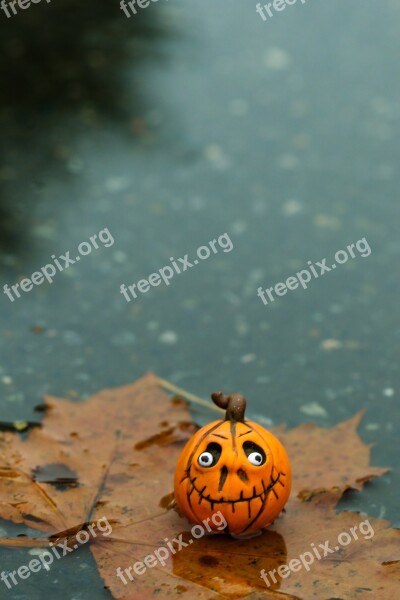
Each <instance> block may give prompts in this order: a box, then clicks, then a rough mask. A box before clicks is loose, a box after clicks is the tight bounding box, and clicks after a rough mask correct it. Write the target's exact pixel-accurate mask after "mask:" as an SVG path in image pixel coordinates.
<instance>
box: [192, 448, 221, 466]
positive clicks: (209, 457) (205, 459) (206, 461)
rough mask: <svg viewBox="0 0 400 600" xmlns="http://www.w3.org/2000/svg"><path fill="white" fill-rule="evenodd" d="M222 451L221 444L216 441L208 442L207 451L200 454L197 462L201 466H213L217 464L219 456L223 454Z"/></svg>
mask: <svg viewBox="0 0 400 600" xmlns="http://www.w3.org/2000/svg"><path fill="white" fill-rule="evenodd" d="M221 452H222V448H221V446H220V445H219V444H216V443H215V442H211V443H210V444H208V446H207V448H206V451H205V452H202V453H201V454H200V456H199V458H198V459H197V462H198V463H199V465H200V466H201V467H213V466H214V465H216V464H217V462H218V460H219V457H220V456H221Z"/></svg>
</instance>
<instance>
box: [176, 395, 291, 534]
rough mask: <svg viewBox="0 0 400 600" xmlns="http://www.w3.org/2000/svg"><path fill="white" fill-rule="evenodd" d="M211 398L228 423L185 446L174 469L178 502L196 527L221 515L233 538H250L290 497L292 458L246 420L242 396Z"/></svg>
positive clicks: (202, 431)
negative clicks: (245, 536)
mask: <svg viewBox="0 0 400 600" xmlns="http://www.w3.org/2000/svg"><path fill="white" fill-rule="evenodd" d="M212 398H213V400H214V402H215V403H216V404H217V405H219V406H221V407H222V408H226V409H227V411H226V418H225V420H222V421H221V420H220V421H214V422H212V423H210V424H209V425H206V426H205V427H202V428H201V429H200V430H199V431H198V432H197V433H196V434H195V435H194V436H193V437H192V438H191V439H190V440H189V442H188V443H187V444H186V446H185V448H184V449H183V451H182V453H181V455H180V457H179V459H178V463H177V466H176V471H175V498H176V501H177V504H178V507H179V508H180V510H181V512H182V513H183V514H184V515H185V516H186V517H187V518H188V519H189V521H191V522H193V523H198V524H200V523H201V522H202V521H204V520H205V519H207V518H210V517H211V516H212V515H213V514H214V513H216V512H221V513H222V515H223V517H224V518H225V520H226V522H227V524H228V526H227V531H229V533H233V534H235V535H248V534H252V533H255V532H256V531H259V530H260V529H262V528H263V527H265V526H266V525H269V524H270V523H271V522H272V521H273V520H274V519H275V518H276V517H277V516H278V515H279V513H280V512H281V510H282V509H283V507H284V505H285V504H286V502H287V500H288V498H289V494H290V487H291V471H290V463H289V459H288V456H287V454H286V451H285V449H284V447H283V446H282V444H281V443H280V442H279V440H278V439H277V438H276V437H275V436H274V435H272V434H271V433H270V432H269V431H267V430H266V429H264V428H263V427H261V426H260V425H258V424H257V423H253V422H252V421H245V420H244V411H245V407H246V401H245V399H244V398H243V397H242V396H239V395H236V394H235V395H232V396H224V395H223V394H222V393H221V392H216V393H215V394H212ZM209 525H210V527H211V528H213V522H212V520H211V521H209ZM213 529H214V530H215V531H219V529H217V528H216V527H215V528H213Z"/></svg>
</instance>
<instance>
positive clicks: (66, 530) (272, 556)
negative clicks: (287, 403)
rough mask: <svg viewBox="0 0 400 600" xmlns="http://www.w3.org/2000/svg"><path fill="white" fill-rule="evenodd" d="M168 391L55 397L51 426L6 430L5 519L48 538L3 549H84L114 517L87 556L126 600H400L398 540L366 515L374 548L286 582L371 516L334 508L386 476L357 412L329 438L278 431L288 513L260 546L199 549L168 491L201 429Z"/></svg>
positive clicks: (218, 541) (360, 546)
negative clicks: (162, 559) (288, 487)
mask: <svg viewBox="0 0 400 600" xmlns="http://www.w3.org/2000/svg"><path fill="white" fill-rule="evenodd" d="M161 383H163V384H165V382H162V380H159V379H157V378H156V377H155V376H154V375H147V376H145V377H143V378H142V379H140V380H138V381H137V382H135V383H134V384H132V385H129V386H125V387H122V388H118V389H115V390H104V391H102V392H100V393H98V394H97V395H95V396H93V397H92V398H90V399H89V400H86V401H84V402H81V403H71V402H67V401H65V400H60V399H56V398H47V399H46V404H47V410H46V411H45V416H44V420H43V424H42V427H41V428H35V429H32V430H30V431H29V434H28V436H27V439H21V437H20V436H19V435H18V434H17V433H15V432H8V431H6V432H3V433H0V451H1V459H0V517H1V518H3V519H8V520H10V521H13V522H15V523H24V524H26V525H28V526H29V527H32V528H35V529H36V530H38V531H39V532H41V535H42V537H41V538H37V539H29V538H18V539H15V540H4V539H3V540H1V545H3V546H14V547H23V546H42V547H46V548H48V547H49V541H50V540H51V541H52V542H53V543H55V541H56V540H57V539H58V538H67V539H68V542H69V545H74V541H75V539H76V535H77V534H78V533H79V531H80V530H82V529H83V530H88V526H89V525H90V524H91V523H92V524H93V523H96V521H98V520H100V519H102V518H103V517H104V516H105V517H106V518H107V519H108V521H109V523H110V524H112V534H111V535H109V536H108V537H101V536H99V535H97V536H96V537H92V538H91V540H90V548H91V551H92V553H93V555H94V558H95V560H96V562H97V566H98V570H99V573H100V575H101V577H102V578H103V580H104V582H105V584H106V586H107V587H108V588H109V590H110V592H111V594H112V595H113V597H114V598H116V599H118V600H131V599H133V598H136V599H146V598H154V596H155V595H156V596H157V597H158V598H160V599H164V598H167V597H168V598H170V599H171V600H173V599H174V598H178V597H184V596H186V597H189V598H191V597H192V596H193V595H195V596H196V597H197V598H200V599H202V598H204V599H206V598H207V599H212V598H221V597H224V598H232V597H247V598H251V599H254V600H256V599H257V598H292V599H307V600H308V599H310V598H316V599H317V598H318V600H325V599H326V600H327V599H328V598H330V599H332V598H336V599H338V598H340V599H343V600H347V599H349V600H350V599H353V598H360V599H361V600H363V599H364V598H374V599H375V598H377V599H379V600H381V599H383V600H386V599H388V600H389V598H393V597H396V592H398V581H399V580H398V578H399V572H400V550H399V541H400V534H399V531H398V530H395V529H390V527H389V523H388V522H386V521H378V520H375V519H369V523H370V524H371V526H372V527H373V531H374V535H373V537H372V538H371V539H365V538H364V537H363V536H359V539H358V540H357V541H356V540H353V541H352V542H351V543H349V544H348V545H346V546H344V545H343V546H342V547H341V548H340V549H339V550H338V551H337V552H334V553H329V554H328V555H327V556H326V557H324V558H322V559H321V560H317V559H315V560H314V561H313V564H312V565H310V567H309V570H307V569H306V568H302V569H300V570H297V571H296V572H291V573H290V574H289V576H288V575H286V574H285V576H281V574H280V573H279V572H278V568H280V567H283V566H284V565H287V564H290V561H291V560H293V559H298V558H299V556H300V555H301V554H304V553H305V552H307V551H310V549H311V547H312V545H313V544H314V546H315V547H318V544H319V543H321V544H324V543H325V542H326V540H328V541H330V542H331V543H333V544H334V543H335V540H337V538H338V535H340V534H341V533H343V532H348V531H349V530H350V528H351V527H354V526H355V525H357V524H359V523H360V521H363V520H365V517H361V516H360V515H358V514H357V513H351V512H342V513H340V514H336V510H335V508H336V505H337V503H338V501H339V499H340V498H341V496H342V495H343V493H344V492H345V491H346V490H347V489H350V488H353V489H360V488H361V487H362V485H363V483H364V482H365V481H367V480H368V479H370V478H371V477H376V476H378V475H381V474H382V473H384V472H385V470H384V469H379V468H377V467H371V466H369V447H368V446H366V445H364V444H363V443H362V441H361V440H360V439H359V437H358V436H357V433H356V427H357V425H358V422H359V420H360V418H361V415H357V416H355V417H354V418H353V419H351V420H349V421H346V422H344V423H340V424H339V425H337V426H336V427H334V428H332V429H322V428H319V427H317V426H315V425H301V426H300V427H297V428H295V429H293V430H290V431H285V430H284V429H282V428H277V429H276V430H275V431H274V433H275V434H276V435H278V437H280V438H281V439H282V441H283V442H284V444H285V446H286V448H287V450H288V453H289V456H290V457H291V461H292V467H293V475H294V477H293V492H292V496H291V499H290V500H289V503H288V504H287V506H286V513H284V514H283V516H281V517H280V518H279V519H277V520H276V521H275V523H274V524H273V526H271V527H269V528H268V529H267V530H266V531H264V532H263V533H262V535H260V536H259V537H258V538H255V539H252V540H239V541H238V540H234V539H232V538H229V537H228V536H226V535H216V536H212V537H203V538H201V539H196V540H193V543H192V544H189V539H190V538H191V533H190V525H189V524H188V523H187V521H185V520H184V519H182V518H181V517H180V516H179V515H178V514H177V513H176V512H175V511H174V510H170V508H171V502H170V500H171V495H170V494H169V492H170V491H171V490H172V486H173V483H172V481H173V472H174V468H175V463H176V460H177V457H178V455H179V452H180V451H181V449H182V446H183V444H184V443H185V441H186V440H187V439H188V438H189V437H190V436H191V435H192V434H193V432H194V430H195V426H194V425H193V424H192V423H191V422H190V419H189V413H188V410H187V406H186V404H185V402H184V401H183V400H177V399H170V398H169V397H168V396H166V394H165V393H164V392H163V391H162V389H161ZM170 387H172V386H170ZM186 396H190V395H189V394H186ZM210 406H211V404H210ZM89 531H90V530H89ZM179 535H182V537H181V539H182V540H183V541H184V542H185V543H187V544H188V545H187V546H185V547H184V548H183V549H182V550H180V551H179V552H176V553H175V554H174V555H172V556H171V557H169V558H168V559H167V560H166V564H165V566H164V567H162V566H161V565H157V566H155V567H153V568H148V569H147V570H146V573H144V574H143V575H140V576H138V575H135V576H134V579H135V580H134V581H133V582H131V581H130V580H129V578H128V577H127V575H125V577H126V580H127V581H128V584H127V585H124V583H123V582H122V581H121V579H120V578H118V577H117V575H116V570H117V568H118V567H121V568H122V570H124V569H127V568H129V567H131V566H132V565H133V564H134V563H135V562H136V561H142V560H143V558H144V557H146V556H148V555H150V554H152V553H153V552H154V551H155V550H157V549H158V548H159V547H161V546H165V545H166V542H167V541H168V540H172V539H174V538H177V537H178V536H179ZM321 553H322V552H321ZM261 569H265V571H266V573H269V572H270V571H272V572H274V570H275V573H274V578H275V581H273V578H272V579H271V578H270V579H269V580H268V581H269V585H268V586H267V585H266V584H265V583H264V581H263V579H261V577H260V570H261ZM280 571H281V572H282V573H283V572H284V571H282V568H281V569H280ZM130 572H131V573H132V571H130Z"/></svg>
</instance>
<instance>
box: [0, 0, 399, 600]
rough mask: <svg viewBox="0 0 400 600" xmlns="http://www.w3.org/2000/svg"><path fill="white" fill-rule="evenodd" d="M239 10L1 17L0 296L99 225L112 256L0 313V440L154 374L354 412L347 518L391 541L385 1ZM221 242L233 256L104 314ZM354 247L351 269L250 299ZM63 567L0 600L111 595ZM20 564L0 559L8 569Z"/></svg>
mask: <svg viewBox="0 0 400 600" xmlns="http://www.w3.org/2000/svg"><path fill="white" fill-rule="evenodd" d="M103 4H104V3H103ZM255 5H256V2H253V1H252V2H250V1H249V0H245V1H242V2H240V3H231V2H226V1H225V2H221V1H220V2H218V3H215V2H213V1H211V0H203V1H202V2H196V3H195V2H191V3H188V2H185V3H184V2H183V0H169V2H166V1H163V0H160V1H159V2H158V3H151V4H150V6H149V7H148V8H146V9H143V10H140V12H139V13H138V14H137V15H134V16H132V17H131V18H129V19H128V18H127V17H126V16H125V15H124V13H123V12H122V11H121V10H120V8H119V3H118V2H117V0H115V2H108V3H107V5H105V4H104V5H102V4H100V3H99V2H94V1H93V0H87V1H86V2H85V3H82V2H77V1H74V0H60V1H57V2H56V1H55V0H53V1H52V2H51V3H50V4H47V3H46V2H45V1H44V0H42V3H40V4H37V5H32V6H31V7H30V8H29V9H28V10H25V11H22V10H20V11H19V13H18V14H17V15H14V16H12V17H11V18H9V19H7V17H6V15H5V14H4V12H1V13H0V29H1V34H0V49H1V67H0V77H1V79H0V80H1V85H0V129H1V139H0V275H1V290H2V291H3V286H4V285H5V284H8V285H10V286H11V285H13V284H15V283H16V282H19V281H20V280H21V279H23V278H24V277H30V276H31V274H32V273H33V272H35V271H38V270H40V269H41V267H42V266H44V265H46V264H47V263H49V262H51V256H52V255H56V256H60V255H61V254H65V253H66V252H67V251H71V256H75V255H76V248H77V247H78V245H79V244H80V243H81V242H84V241H88V240H89V238H90V236H92V235H94V234H96V233H98V232H99V231H100V230H102V229H104V228H108V229H109V231H110V232H111V234H112V236H113V238H114V240H115V243H114V245H113V246H112V247H109V248H105V247H103V246H102V245H100V248H99V249H98V250H96V251H93V252H92V253H91V254H90V255H89V256H87V257H84V258H82V260H81V261H80V262H79V263H78V264H75V265H73V266H71V267H70V268H69V269H68V270H67V271H65V272H63V273H58V274H57V275H56V277H55V278H54V282H53V284H52V285H49V284H47V283H46V284H43V285H41V286H38V287H36V286H35V288H34V289H33V290H32V291H30V292H29V293H23V294H22V296H21V298H19V299H16V300H15V301H14V302H11V301H10V300H9V298H8V296H7V295H5V294H3V293H2V294H1V297H0V316H1V322H0V333H1V337H0V406H1V421H3V422H5V421H14V420H28V421H37V420H39V419H40V415H39V414H38V413H37V412H36V411H35V410H34V409H35V406H37V405H38V404H40V403H42V399H43V395H45V394H52V395H55V396H61V397H67V398H69V399H72V400H77V401H79V400H82V399H84V398H86V397H88V396H89V395H91V394H93V393H95V392H96V391H98V390H100V389H102V388H104V387H114V386H120V385H123V384H125V383H128V382H130V381H133V380H134V379H135V378H137V377H139V376H140V375H142V374H143V373H145V372H147V371H150V370H151V371H155V372H156V373H157V374H158V375H159V376H161V377H164V378H166V379H168V380H170V381H172V382H173V383H175V384H176V385H178V386H180V387H183V388H185V389H187V390H190V391H191V392H193V393H196V394H198V395H199V396H202V397H208V396H209V394H210V392H212V391H213V390H214V389H219V388H220V389H223V390H224V391H225V392H241V393H243V394H245V395H246V397H247V399H248V401H249V406H250V412H249V416H251V417H255V418H258V419H260V421H262V422H263V423H264V424H265V425H269V424H277V423H280V422H286V423H287V424H288V426H291V427H292V426H295V425H297V424H299V423H301V422H305V421H315V422H317V423H318V424H320V425H323V426H332V425H334V424H335V423H337V422H339V421H341V420H344V419H348V418H350V417H351V416H352V415H353V414H354V413H356V412H357V411H359V410H361V409H365V411H366V412H365V416H364V418H363V421H362V423H361V425H360V429H359V431H360V435H361V436H362V438H363V439H364V440H365V441H366V442H368V443H371V444H374V447H373V450H372V462H373V464H376V465H380V466H389V467H391V468H392V472H391V473H390V474H388V475H386V476H384V477H382V478H381V479H380V480H379V481H375V482H372V483H370V484H367V486H366V487H365V489H364V491H363V492H362V493H361V494H355V493H350V494H347V495H346V497H345V500H344V501H343V502H342V503H341V506H342V507H343V508H350V509H351V510H362V511H366V512H368V513H369V514H371V515H373V516H379V517H385V518H388V519H389V520H390V521H391V522H392V523H393V524H394V525H397V526H400V515H399V510H398V498H399V492H400V471H399V467H398V463H399V450H400V444H399V439H400V436H399V429H400V408H399V394H400V380H399V369H398V362H399V326H398V313H399V308H398V306H399V284H398V272H399V267H398V262H399V254H400V241H399V234H398V231H399V198H398V189H399V186H400V178H399V177H400V176H399V172H398V168H397V167H398V164H399V157H400V152H399V151H400V141H399V139H400V138H399V125H400V80H399V77H398V60H397V57H398V56H399V51H400V38H399V35H398V31H399V26H400V4H399V3H398V2H397V1H396V0H380V2H379V3H378V2H377V0H363V1H362V2H352V3H349V2H348V1H346V0H335V2H334V3H333V2H330V1H329V0H318V1H317V0H307V2H306V3H305V4H304V5H303V4H301V3H300V1H299V2H297V4H295V5H293V6H287V7H286V9H285V11H283V12H280V13H276V14H275V15H274V17H273V18H268V20H267V21H266V22H264V21H263V20H262V19H261V18H260V16H259V15H258V14H257V13H256V11H255ZM223 233H227V234H228V235H229V237H230V239H231V240H232V243H233V250H232V251H231V252H229V253H224V252H222V251H220V252H219V253H218V254H216V255H212V256H211V257H210V258H209V259H208V260H206V261H201V262H200V263H199V265H198V266H196V267H195V268H193V269H190V270H188V271H187V272H185V273H182V274H181V275H179V276H175V277H174V279H173V280H172V281H171V284H170V285H169V286H165V285H160V286H159V287H155V288H152V289H151V290H150V292H148V293H147V294H140V295H139V297H138V298H137V299H136V300H133V301H132V302H130V303H127V302H126V300H125V299H124V297H123V296H122V295H121V293H120V286H121V284H123V283H124V284H126V285H131V284H133V283H137V282H138V281H139V280H140V279H143V278H147V277H148V275H149V274H150V273H153V272H155V271H158V270H159V269H160V268H162V267H163V266H164V265H168V264H170V261H169V259H170V257H175V258H178V257H183V256H184V255H185V254H189V256H192V257H193V255H194V254H195V252H196V249H197V247H198V246H202V245H207V244H208V242H209V241H210V240H213V239H214V238H216V237H218V236H219V235H221V234H223ZM363 237H366V239H367V240H368V243H369V245H370V247H371V250H372V252H371V255H370V256H369V257H367V258H361V257H360V256H357V258H355V259H353V260H350V261H349V262H348V263H346V264H345V265H342V266H341V267H340V268H337V269H336V270H335V271H334V272H330V273H327V274H325V275H324V277H322V278H319V279H316V280H313V281H311V282H310V284H309V287H308V289H307V290H303V289H302V288H300V289H297V290H295V291H292V292H290V293H288V294H286V295H285V296H284V297H280V298H277V300H276V301H275V302H274V303H272V304H268V305H267V306H264V305H263V304H262V302H261V301H260V298H258V297H257V288H258V287H259V286H262V287H263V288H269V287H271V286H274V285H275V284H276V283H278V282H280V281H285V280H286V279H287V278H288V277H289V276H291V275H294V274H295V273H296V271H298V270H301V269H303V268H305V267H306V266H307V262H308V261H309V260H311V261H313V262H316V261H320V260H321V259H322V258H324V257H327V258H328V264H330V263H329V260H330V259H331V258H332V257H333V256H334V254H335V252H336V251H337V250H340V249H343V248H346V246H347V245H348V244H351V243H355V242H356V241H357V240H359V239H360V238H363ZM193 418H194V419H195V421H196V422H198V423H199V424H203V423H205V422H207V420H209V419H210V418H213V416H212V414H206V412H203V411H194V412H193ZM21 531H22V529H21V528H16V527H15V528H13V527H10V526H9V525H8V524H6V523H4V522H1V523H0V533H1V535H7V534H11V533H12V534H15V533H18V532H21ZM23 531H27V530H23ZM81 550H82V551H80V552H79V553H76V554H74V555H73V556H71V557H70V558H69V560H68V561H64V562H63V564H62V565H61V566H59V565H54V567H53V568H52V570H51V571H50V572H49V573H42V572H40V573H38V574H36V575H35V577H34V578H33V577H32V578H30V579H29V580H27V581H25V582H24V585H23V586H22V585H20V586H18V588H19V589H18V588H15V589H14V590H13V591H12V592H8V595H7V597H13V598H20V599H23V600H24V599H25V598H37V597H40V594H43V591H45V592H46V593H47V594H48V595H49V597H52V596H51V594H52V593H53V594H54V595H55V594H57V597H58V598H59V599H60V600H63V599H67V598H68V599H83V600H86V599H89V598H90V599H92V598H94V597H96V598H100V599H107V598H110V596H109V594H108V592H107V591H105V590H103V586H102V582H101V581H100V579H99V577H98V576H97V572H96V568H95V565H94V563H93V561H92V559H91V556H90V553H89V551H88V549H87V548H82V549H81ZM24 552H25V551H24ZM24 552H10V551H4V550H2V551H1V560H2V568H3V569H5V570H12V569H13V568H16V567H17V566H18V565H20V564H21V563H22V562H23V560H24V556H25V553H24ZM60 582H62V583H63V585H62V586H60ZM66 582H68V585H66ZM0 595H1V594H0Z"/></svg>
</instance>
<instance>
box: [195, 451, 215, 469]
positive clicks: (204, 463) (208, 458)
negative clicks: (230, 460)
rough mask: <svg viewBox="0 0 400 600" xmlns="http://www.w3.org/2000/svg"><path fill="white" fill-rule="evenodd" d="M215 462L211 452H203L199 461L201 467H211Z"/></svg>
mask: <svg viewBox="0 0 400 600" xmlns="http://www.w3.org/2000/svg"><path fill="white" fill-rule="evenodd" d="M213 462H214V457H213V455H212V454H211V452H202V453H201V454H200V456H199V458H198V463H199V465H200V466H201V467H211V465H212V464H213Z"/></svg>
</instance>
